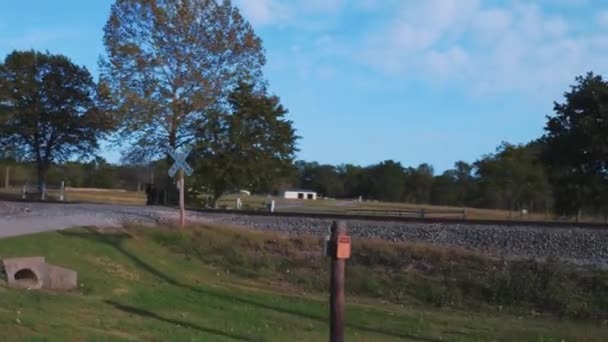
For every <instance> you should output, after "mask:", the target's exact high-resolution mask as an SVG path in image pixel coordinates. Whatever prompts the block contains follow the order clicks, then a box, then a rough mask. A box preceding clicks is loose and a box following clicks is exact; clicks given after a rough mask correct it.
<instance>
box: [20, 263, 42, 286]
mask: <svg viewBox="0 0 608 342" xmlns="http://www.w3.org/2000/svg"><path fill="white" fill-rule="evenodd" d="M15 281H16V282H17V283H19V285H21V286H22V287H25V288H31V289H38V288H40V287H41V286H42V284H41V283H40V280H39V279H38V276H37V275H36V273H35V272H34V271H32V270H31V269H29V268H23V269H20V270H19V271H17V272H16V273H15Z"/></svg>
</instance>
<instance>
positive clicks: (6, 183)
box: [4, 166, 11, 189]
mask: <svg viewBox="0 0 608 342" xmlns="http://www.w3.org/2000/svg"><path fill="white" fill-rule="evenodd" d="M10 172H11V167H10V166H7V167H6V169H5V173H4V188H5V189H8V188H9V185H10V176H9V175H10Z"/></svg>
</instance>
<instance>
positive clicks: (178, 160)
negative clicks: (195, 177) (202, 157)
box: [167, 146, 192, 177]
mask: <svg viewBox="0 0 608 342" xmlns="http://www.w3.org/2000/svg"><path fill="white" fill-rule="evenodd" d="M191 151H192V147H190V146H186V147H184V148H183V150H182V152H178V151H177V150H174V149H172V148H171V147H170V146H167V153H169V155H170V156H171V157H172V158H173V159H175V163H174V164H173V166H171V168H170V169H169V176H171V177H173V176H175V174H176V173H177V171H179V170H180V169H182V170H184V172H185V173H186V175H188V176H191V175H192V168H191V167H190V165H188V163H187V162H186V158H188V155H189V154H190V152H191Z"/></svg>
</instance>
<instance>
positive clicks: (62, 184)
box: [59, 181, 65, 202]
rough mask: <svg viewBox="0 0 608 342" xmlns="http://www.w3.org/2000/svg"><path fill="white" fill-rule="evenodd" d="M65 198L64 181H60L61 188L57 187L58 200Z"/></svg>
mask: <svg viewBox="0 0 608 342" xmlns="http://www.w3.org/2000/svg"><path fill="white" fill-rule="evenodd" d="M64 199H65V182H64V181H61V188H60V189H59V200H60V201H61V202H63V200H64Z"/></svg>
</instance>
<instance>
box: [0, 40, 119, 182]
mask: <svg viewBox="0 0 608 342" xmlns="http://www.w3.org/2000/svg"><path fill="white" fill-rule="evenodd" d="M95 102H96V94H95V83H94V82H93V79H92V77H91V75H90V74H89V72H88V71H87V69H86V68H84V67H79V66H77V65H74V64H73V63H72V62H71V61H70V60H69V59H68V58H67V57H65V56H61V55H51V54H49V53H40V52H35V51H26V52H19V51H15V52H12V53H11V54H9V55H8V56H7V57H6V58H5V60H4V62H3V63H2V64H0V149H2V150H5V149H6V151H12V152H11V154H12V155H15V156H18V159H19V160H22V161H29V162H33V163H35V164H36V169H37V176H38V181H39V184H40V185H43V184H44V182H45V178H46V175H47V172H48V170H49V168H50V167H51V165H52V164H54V163H58V162H63V161H65V160H67V159H69V158H71V157H74V156H79V157H87V156H90V155H92V154H93V153H94V152H95V151H96V149H97V148H98V144H97V141H98V139H99V138H101V137H102V136H103V135H104V133H106V132H107V131H108V130H109V129H110V128H111V122H110V120H109V118H108V117H107V116H106V115H105V114H103V113H101V112H100V111H98V109H97V107H96V103H95Z"/></svg>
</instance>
